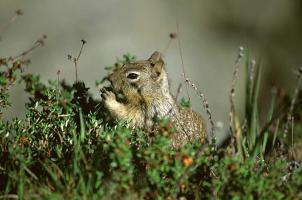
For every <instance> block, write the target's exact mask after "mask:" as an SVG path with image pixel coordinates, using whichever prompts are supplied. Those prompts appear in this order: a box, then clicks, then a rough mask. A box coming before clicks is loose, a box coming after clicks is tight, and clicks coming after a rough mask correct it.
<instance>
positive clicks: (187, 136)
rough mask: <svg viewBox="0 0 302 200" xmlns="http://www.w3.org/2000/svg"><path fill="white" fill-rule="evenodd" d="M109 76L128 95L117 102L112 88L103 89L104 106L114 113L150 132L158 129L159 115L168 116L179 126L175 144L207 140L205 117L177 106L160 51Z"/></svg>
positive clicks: (118, 89) (173, 141)
mask: <svg viewBox="0 0 302 200" xmlns="http://www.w3.org/2000/svg"><path fill="white" fill-rule="evenodd" d="M109 79H110V81H111V83H112V86H113V88H114V89H115V90H116V91H118V92H121V93H122V94H123V95H124V96H125V98H126V102H125V103H121V102H118V101H117V100H116V96H115V94H114V93H113V92H110V91H107V90H103V94H102V96H103V98H104V102H105V106H106V107H107V109H108V110H109V112H110V113H111V115H112V117H114V118H116V119H120V120H126V121H129V122H130V124H131V125H132V126H133V127H137V128H141V129H143V130H145V131H147V132H151V131H154V129H156V127H157V121H158V119H161V118H163V117H169V119H170V121H171V123H172V124H173V126H174V127H175V128H176V129H177V132H176V133H175V134H174V135H173V137H172V146H173V147H174V148H179V147H180V146H182V145H184V144H185V143H187V142H189V141H192V140H200V141H201V142H204V141H205V139H206V129H205V124H204V122H203V119H202V118H201V117H200V115H199V114H197V113H196V112H194V111H193V110H192V109H191V108H182V107H180V106H178V105H177V103H176V102H175V100H174V98H173V97H172V95H171V93H170V91H169V84H168V77H167V73H166V70H165V68H164V61H163V59H162V57H161V54H160V53H159V52H154V53H153V54H152V56H151V57H150V58H149V59H148V60H144V61H136V62H130V63H127V64H125V65H124V66H123V67H121V68H119V69H118V70H116V71H115V72H113V73H112V74H111V75H110V78H109Z"/></svg>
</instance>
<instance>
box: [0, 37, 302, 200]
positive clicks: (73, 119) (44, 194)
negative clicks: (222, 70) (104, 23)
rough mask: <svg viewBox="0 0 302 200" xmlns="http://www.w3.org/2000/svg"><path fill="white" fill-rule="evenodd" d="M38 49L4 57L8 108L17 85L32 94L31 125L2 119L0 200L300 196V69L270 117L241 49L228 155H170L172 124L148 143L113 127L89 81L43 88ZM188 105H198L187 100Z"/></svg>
mask: <svg viewBox="0 0 302 200" xmlns="http://www.w3.org/2000/svg"><path fill="white" fill-rule="evenodd" d="M45 38H46V37H45V36H44V37H43V38H41V39H39V40H38V41H37V42H36V43H35V45H34V47H35V46H41V45H43V44H44V39H45ZM82 43H83V46H84V44H85V43H86V42H85V41H82ZM83 46H82V48H81V51H80V53H79V55H78V56H77V57H75V58H73V57H72V56H68V57H69V59H70V60H71V61H73V62H74V64H75V69H77V61H78V60H79V57H80V55H81V52H82V49H83ZM35 48H36V47H35ZM35 48H31V49H30V50H29V51H26V52H24V53H22V54H20V56H17V57H11V58H1V59H0V89H1V93H0V94H1V95H0V108H1V110H3V109H6V108H7V107H8V106H9V105H10V99H9V89H10V87H11V86H12V85H13V84H15V83H23V84H24V85H25V88H24V89H25V92H26V93H28V94H29V95H30V97H29V99H28V102H27V103H26V105H25V107H26V118H25V119H19V118H15V119H13V120H11V121H5V120H4V119H3V116H2V115H1V120H0V199H6V198H7V199H9V198H14V199H15V198H19V199H100V198H103V199H174V198H175V199H180V198H182V199H184V198H186V199H194V198H196V199H208V198H209V199H212V198H215V199H216V198H217V199H230V198H233V199H254V198H255V199H301V198H302V191H301V188H302V168H301V165H300V163H299V162H301V157H300V158H299V155H301V135H302V134H301V130H302V126H301V124H302V123H301V120H302V107H301V103H302V93H301V92H300V91H299V87H300V82H301V74H302V69H300V71H299V72H298V73H297V74H298V79H297V86H296V88H295V90H294V92H293V94H284V93H283V94H281V93H280V92H278V90H277V89H274V90H273V92H272V103H271V106H270V110H269V112H268V114H267V116H266V117H265V118H263V117H260V114H259V111H258V100H257V99H258V94H259V88H260V87H259V85H260V77H261V69H260V67H259V66H258V65H257V64H255V62H254V61H250V59H249V57H248V53H247V52H246V51H244V50H243V49H240V52H239V56H238V59H237V61H236V63H235V71H234V79H233V80H234V81H233V84H232V88H231V92H230V102H231V109H230V129H229V131H228V133H230V137H229V140H226V141H225V142H224V144H222V146H220V147H217V146H216V145H215V144H214V143H211V142H210V143H208V144H200V143H198V142H196V143H194V144H187V145H185V146H184V147H183V148H181V149H180V150H177V151H176V150H174V149H172V148H171V147H170V139H169V138H170V137H171V135H172V134H173V133H174V130H173V127H170V126H169V123H168V121H169V119H162V120H161V121H160V122H159V124H160V127H161V129H160V131H159V132H158V134H155V135H154V136H151V137H152V140H150V138H149V137H148V136H147V135H146V134H145V133H144V132H143V131H141V130H133V129H130V128H128V127H127V123H126V122H118V121H112V120H111V119H110V118H109V117H108V115H107V114H106V110H105V109H104V106H103V104H102V102H101V101H98V100H96V99H94V98H92V96H91V95H90V93H89V88H87V87H86V86H85V83H84V82H80V81H78V80H76V82H75V83H74V84H73V85H70V84H68V83H65V82H64V81H60V73H59V72H58V80H55V81H49V82H48V83H43V82H42V81H41V80H40V79H39V76H38V75H34V74H25V73H23V72H22V69H23V67H24V66H25V65H28V64H29V60H28V59H26V56H27V55H28V53H29V52H31V50H33V49H35ZM133 59H135V57H134V56H131V55H129V54H127V55H124V56H123V58H122V59H119V60H118V61H117V62H116V63H115V64H114V65H113V66H109V67H107V68H106V69H108V71H109V73H110V71H112V70H114V69H115V68H118V67H120V66H121V65H122V64H123V63H124V62H127V61H129V60H133ZM242 59H243V61H244V63H243V66H244V68H243V69H244V73H245V79H246V103H245V106H246V107H245V115H244V116H243V117H242V118H239V116H238V115H237V113H236V109H235V103H234V100H233V96H234V94H235V83H236V79H237V77H238V76H239V74H240V70H239V68H240V66H241V60H242ZM104 80H106V77H105V78H104V79H103V80H101V81H97V84H100V83H101V82H103V81H104ZM186 82H187V83H189V81H186ZM181 105H183V106H190V102H188V101H187V100H186V99H182V100H181ZM205 107H206V108H208V107H207V106H205ZM226 114H228V113H226ZM150 141H151V142H150ZM299 145H300V146H299ZM299 159H300V160H299Z"/></svg>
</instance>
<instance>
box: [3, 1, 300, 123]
mask: <svg viewBox="0 0 302 200" xmlns="http://www.w3.org/2000/svg"><path fill="white" fill-rule="evenodd" d="M17 9H21V10H22V11H23V12H24V15H22V16H20V17H18V18H17V19H16V20H15V21H14V23H12V24H10V26H9V28H8V29H6V28H5V27H6V26H7V24H8V23H9V21H10V19H11V17H12V16H13V15H14V12H15V11H16V10H17ZM177 19H178V24H179V36H180V40H181V45H182V51H183V59H184V65H185V69H186V73H187V76H188V77H189V78H190V80H191V81H192V82H194V83H195V84H196V85H197V86H198V88H199V89H200V90H201V91H203V92H204V93H205V95H206V97H207V99H208V101H209V104H210V108H211V110H212V114H213V117H214V120H215V121H216V122H217V121H220V122H223V123H224V127H225V128H226V127H227V126H228V124H227V123H228V122H227V120H228V113H229V110H230V106H229V98H228V95H229V90H230V87H231V82H232V74H233V69H234V62H235V59H236V57H237V54H238V48H239V46H243V47H245V48H247V49H248V50H249V52H250V55H251V58H255V59H256V60H257V61H259V60H261V66H262V70H263V76H262V82H261V84H262V85H261V95H260V102H261V105H260V109H261V111H262V112H266V107H267V102H269V97H270V93H271V92H270V91H271V88H272V87H273V86H276V87H281V88H284V89H285V90H287V91H288V92H291V91H292V89H293V87H294V82H295V78H294V77H295V75H294V73H293V70H295V69H297V68H298V67H299V66H300V65H301V57H302V56H301V54H302V51H301V50H302V39H301V36H302V1H301V0H254V1H248V0H223V1H221V0H220V1H219V0H178V1H176V0H152V1H151V0H148V1H147V0H89V1H84V0H51V1H50V0H48V1H46V0H27V1H24V0H1V1H0V36H1V41H0V57H8V56H13V55H17V54H19V53H20V52H22V51H24V50H26V49H28V48H29V47H30V46H31V45H32V44H33V42H35V41H36V40H37V39H38V38H39V37H41V35H43V34H46V35H47V36H48V38H47V40H46V45H45V47H43V48H41V49H39V50H37V51H35V52H33V53H32V54H31V55H30V58H31V61H32V62H31V64H30V66H29V67H28V68H27V69H26V71H28V72H34V73H38V74H40V75H41V77H42V79H43V80H45V81H47V80H49V79H56V78H57V75H56V73H57V71H58V70H60V71H61V79H63V78H64V79H66V80H67V81H68V82H70V83H71V82H73V81H74V79H75V78H74V77H75V74H74V66H73V64H72V63H71V62H70V61H69V60H68V59H67V55H68V54H72V55H76V54H77V52H78V50H79V48H80V45H81V42H80V40H81V39H85V40H86V41H87V45H86V46H85V47H84V51H83V54H82V56H81V58H80V62H79V78H80V79H81V80H82V81H84V82H85V83H86V84H87V85H88V86H89V87H90V88H91V92H93V93H94V94H95V97H96V98H100V95H99V93H98V88H97V87H96V86H95V80H98V79H100V78H101V77H103V76H104V75H106V72H105V70H104V66H106V65H110V64H112V63H114V61H115V59H116V56H121V55H123V54H124V53H127V52H129V53H131V54H135V55H136V56H137V58H138V59H145V58H148V57H149V56H150V55H151V54H152V52H153V51H155V50H159V51H164V50H165V48H166V46H167V44H168V41H169V37H168V36H169V33H171V32H176V31H177V28H176V21H177ZM164 53H165V54H164V55H165V60H166V64H167V70H168V72H169V76H170V79H171V84H172V90H173V93H176V88H177V87H178V85H179V83H180V82H183V79H182V76H181V74H182V67H181V59H180V56H179V48H178V45H177V41H176V40H174V41H172V43H171V45H170V47H169V49H168V51H167V52H164ZM243 79H244V73H243V70H241V71H240V78H239V81H238V84H237V91H236V103H237V109H239V110H240V108H242V105H243V101H244V86H243ZM184 90H185V87H183V91H182V95H183V96H186V92H185V91H184ZM11 95H12V99H13V102H14V104H13V105H12V107H11V108H10V109H8V110H6V113H5V116H6V118H7V119H11V118H12V117H16V116H18V117H24V102H26V98H27V97H26V96H25V94H24V92H23V87H22V86H18V85H16V86H14V87H13V88H12V90H11ZM190 96H191V99H192V103H193V107H194V108H195V109H196V110H197V111H199V112H201V113H203V116H204V118H206V115H205V114H204V111H203V109H202V104H201V101H200V100H199V98H198V96H197V95H196V94H195V93H194V91H192V90H190Z"/></svg>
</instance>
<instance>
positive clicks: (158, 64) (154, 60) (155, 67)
mask: <svg viewBox="0 0 302 200" xmlns="http://www.w3.org/2000/svg"><path fill="white" fill-rule="evenodd" d="M148 60H149V61H150V62H151V66H152V72H153V73H152V77H153V78H157V77H159V76H160V75H161V72H162V69H163V67H164V60H163V58H162V55H161V53H160V52H158V51H155V52H154V53H153V54H152V55H151V57H150V58H149V59H148Z"/></svg>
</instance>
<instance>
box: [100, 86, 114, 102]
mask: <svg viewBox="0 0 302 200" xmlns="http://www.w3.org/2000/svg"><path fill="white" fill-rule="evenodd" d="M101 97H102V99H103V100H104V101H105V102H106V101H116V98H115V94H114V93H113V92H111V91H109V90H108V89H106V88H102V89H101Z"/></svg>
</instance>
